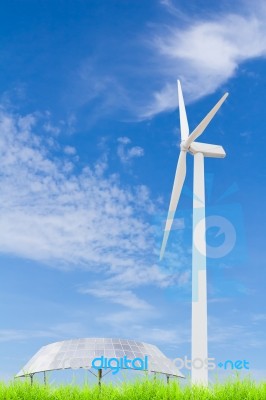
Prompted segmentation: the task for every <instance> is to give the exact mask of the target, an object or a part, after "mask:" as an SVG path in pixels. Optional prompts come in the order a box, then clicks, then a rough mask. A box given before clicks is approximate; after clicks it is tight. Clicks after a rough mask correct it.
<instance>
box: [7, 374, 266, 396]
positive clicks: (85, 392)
mask: <svg viewBox="0 0 266 400" xmlns="http://www.w3.org/2000/svg"><path fill="white" fill-rule="evenodd" d="M0 399H1V400H2V399H3V400H11V399H12V400H15V399H16V400H24V399H25V400H66V399H73V400H85V399H91V400H96V399H97V400H101V399H102V400H140V399H142V400H148V399H149V400H161V399H162V400H170V399H186V400H188V399H193V400H194V399H195V400H197V399H199V400H201V399H206V400H207V399H208V400H211V399H226V400H240V399H241V400H250V399H256V400H266V382H263V383H255V382H253V381H252V380H250V379H245V380H242V381H241V380H239V379H235V380H234V381H230V382H229V381H228V382H227V383H224V384H214V385H212V387H211V388H209V389H204V388H199V387H194V388H190V387H189V386H186V387H183V388H181V387H180V386H179V384H178V382H176V381H172V382H170V383H169V385H166V384H165V383H163V382H162V381H159V380H158V381H151V380H141V381H138V382H135V383H123V384H121V385H119V386H115V385H111V384H102V388H101V390H99V388H98V386H97V385H94V386H88V385H84V386H82V387H80V386H76V385H64V386H59V387H58V386H50V385H47V386H44V385H41V384H37V383H34V384H33V385H32V386H31V385H30V384H29V383H28V382H18V381H17V382H14V383H9V384H4V383H0Z"/></svg>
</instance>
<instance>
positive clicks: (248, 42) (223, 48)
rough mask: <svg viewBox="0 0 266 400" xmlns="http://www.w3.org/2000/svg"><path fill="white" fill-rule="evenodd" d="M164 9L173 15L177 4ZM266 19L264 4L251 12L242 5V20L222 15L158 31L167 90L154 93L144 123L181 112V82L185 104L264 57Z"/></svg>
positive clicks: (153, 42) (156, 46) (156, 39)
mask: <svg viewBox="0 0 266 400" xmlns="http://www.w3.org/2000/svg"><path fill="white" fill-rule="evenodd" d="M163 3H164V5H166V6H167V7H168V8H169V11H170V10H171V11H173V4H172V2H170V1H164V2H163ZM265 15H266V9H265V6H264V5H263V3H261V2H259V3H257V4H256V5H254V7H253V5H252V9H251V8H249V7H248V6H247V5H246V3H243V4H242V7H241V11H240V12H239V14H237V13H235V14H232V13H227V14H226V13H223V14H221V13H218V16H217V14H214V15H213V16H210V15H208V18H207V19H203V18H202V17H201V19H198V20H197V19H195V17H194V18H193V19H192V20H191V19H189V20H188V19H186V20H185V21H184V20H183V21H179V24H176V25H174V24H173V25H168V26H164V27H163V28H161V27H158V32H157V33H156V34H154V37H153V39H152V40H151V46H152V47H153V48H154V51H155V52H157V54H158V56H159V57H160V61H158V62H160V65H161V76H162V81H163V82H164V84H163V85H162V87H161V89H158V90H156V91H155V92H154V94H153V100H152V101H151V103H150V104H148V105H147V106H146V108H145V109H144V110H143V114H142V116H143V118H145V117H152V116H154V115H156V114H158V113H159V112H162V111H168V110H172V109H174V108H176V106H177V96H176V85H175V81H176V79H177V78H179V79H181V80H182V82H183V86H184V91H185V97H186V100H187V101H194V100H196V99H198V98H200V97H202V96H205V95H207V94H210V93H213V92H215V91H216V90H217V89H218V88H219V87H221V86H222V85H223V84H225V83H226V82H227V81H228V79H230V78H232V77H233V76H234V75H235V74H236V73H237V70H238V67H239V66H240V65H241V63H242V62H244V61H247V60H250V59H253V58H257V57H265V55H266V39H265V37H266V35H265V34H266V28H265V23H264V20H265ZM178 25H179V26H180V25H181V27H179V26H178Z"/></svg>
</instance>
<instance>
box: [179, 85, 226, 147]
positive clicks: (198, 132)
mask: <svg viewBox="0 0 266 400" xmlns="http://www.w3.org/2000/svg"><path fill="white" fill-rule="evenodd" d="M228 94H229V93H225V94H224V95H223V97H222V98H221V99H220V100H219V101H218V103H217V104H216V105H215V106H214V107H213V109H212V110H211V111H210V112H209V113H208V114H207V115H206V117H205V118H203V120H202V121H201V122H200V123H199V125H198V126H197V128H196V129H194V131H193V132H192V133H191V135H190V136H189V137H188V139H187V141H186V143H185V145H186V147H187V148H188V147H189V146H190V145H191V143H192V142H194V140H196V139H197V138H198V137H199V136H200V135H201V134H202V133H203V131H204V130H205V128H206V127H207V126H208V125H209V123H210V122H211V120H212V119H213V117H214V116H215V114H216V113H217V111H218V110H219V108H220V107H221V105H222V104H223V102H224V101H225V99H226V98H227V96H228Z"/></svg>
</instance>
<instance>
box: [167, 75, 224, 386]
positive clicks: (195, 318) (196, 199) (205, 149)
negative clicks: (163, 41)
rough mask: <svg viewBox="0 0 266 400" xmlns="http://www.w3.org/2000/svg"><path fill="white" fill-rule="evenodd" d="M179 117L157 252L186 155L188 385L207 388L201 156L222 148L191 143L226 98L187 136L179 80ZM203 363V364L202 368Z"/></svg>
mask: <svg viewBox="0 0 266 400" xmlns="http://www.w3.org/2000/svg"><path fill="white" fill-rule="evenodd" d="M177 87H178V102H179V115H180V130H181V144H180V149H181V151H180V155H179V159H178V163H177V168H176V173H175V179H174V186H173V190H172V195H171V200H170V206H169V211H168V216H167V220H166V224H165V229H164V237H163V242H162V247H161V252H160V260H162V258H163V255H164V252H165V248H166V244H167V240H168V237H169V233H170V230H171V226H172V223H173V220H174V215H175V211H176V208H177V205H178V201H179V198H180V194H181V191H182V187H183V184H184V180H185V177H186V156H187V153H188V152H189V153H190V154H192V155H193V156H194V176H193V247H192V335H191V382H192V384H201V385H204V386H208V369H207V360H208V333H207V275H206V221H205V182H204V157H213V158H223V157H225V151H224V149H223V147H222V146H218V145H213V144H207V143H199V142H195V140H196V139H197V138H198V137H199V136H200V135H201V134H202V133H203V132H204V130H205V129H206V127H207V126H208V124H209V123H210V121H211V120H212V118H213V117H214V115H215V114H216V113H217V111H218V110H219V108H220V107H221V105H222V104H223V102H224V101H225V99H226V98H227V96H228V93H225V94H224V95H223V97H222V98H221V99H220V100H219V101H218V103H217V104H216V105H215V106H214V107H213V109H212V110H211V111H210V112H209V113H208V114H207V115H206V117H205V118H204V119H203V120H202V121H201V122H200V124H199V125H198V126H197V127H196V129H194V131H193V132H192V133H191V134H190V135H189V127H188V121H187V114H186V109H185V103H184V98H183V94H182V89H181V84H180V81H177ZM203 363H204V365H203Z"/></svg>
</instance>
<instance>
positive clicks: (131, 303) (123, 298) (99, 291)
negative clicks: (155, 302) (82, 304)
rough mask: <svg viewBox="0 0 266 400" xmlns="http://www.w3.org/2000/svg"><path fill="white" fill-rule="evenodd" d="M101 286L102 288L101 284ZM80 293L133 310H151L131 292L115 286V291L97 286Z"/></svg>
mask: <svg viewBox="0 0 266 400" xmlns="http://www.w3.org/2000/svg"><path fill="white" fill-rule="evenodd" d="M101 286H103V284H102V283H101ZM118 288H119V290H118ZM80 291H81V293H85V294H90V295H92V296H94V297H97V298H100V299H108V301H111V302H112V303H116V304H120V305H122V306H124V307H128V308H132V309H135V310H148V309H151V308H152V307H151V306H150V304H148V303H147V302H146V301H144V300H142V299H140V298H139V297H138V296H137V295H136V294H135V293H133V292H132V291H131V290H123V289H122V290H121V289H120V287H119V286H117V288H116V289H115V288H105V287H100V286H99V287H96V288H88V289H81V290H80Z"/></svg>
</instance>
